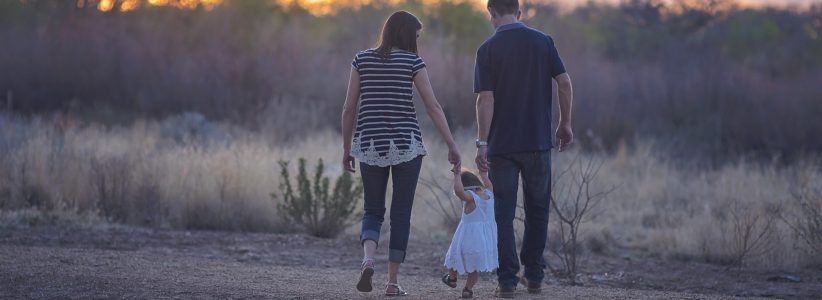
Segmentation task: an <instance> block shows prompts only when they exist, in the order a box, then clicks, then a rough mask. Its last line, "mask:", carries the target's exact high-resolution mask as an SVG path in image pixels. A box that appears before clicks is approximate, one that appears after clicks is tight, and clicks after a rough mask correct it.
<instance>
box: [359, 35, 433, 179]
mask: <svg viewBox="0 0 822 300" xmlns="http://www.w3.org/2000/svg"><path fill="white" fill-rule="evenodd" d="M351 64H352V65H353V66H354V68H355V69H356V70H357V71H358V72H359V74H360V99H359V111H358V112H357V127H356V130H355V131H354V140H353V143H352V147H351V155H352V156H353V157H355V158H357V159H359V160H360V161H361V162H363V163H365V164H368V165H372V166H379V167H385V166H391V165H397V164H401V163H404V162H407V161H410V160H412V159H414V158H416V157H417V156H420V155H425V154H426V150H425V146H424V144H423V142H422V133H421V132H420V126H419V123H418V122H417V112H416V110H415V109H414V101H413V93H412V91H413V87H414V85H413V80H414V76H415V75H416V74H417V73H418V72H419V71H420V70H422V69H423V68H425V63H424V62H423V61H422V58H420V57H419V56H418V55H417V54H416V53H413V52H408V51H401V50H394V51H392V52H391V55H390V56H389V57H388V58H387V59H386V58H382V57H379V56H378V54H377V53H376V51H375V50H374V49H369V50H364V51H361V52H359V53H357V56H356V57H354V61H353V62H351Z"/></svg>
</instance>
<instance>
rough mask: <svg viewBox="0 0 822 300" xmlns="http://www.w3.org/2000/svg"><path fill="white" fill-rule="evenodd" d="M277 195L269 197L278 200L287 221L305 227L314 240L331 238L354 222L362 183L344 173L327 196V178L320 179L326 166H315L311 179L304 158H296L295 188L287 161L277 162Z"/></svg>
mask: <svg viewBox="0 0 822 300" xmlns="http://www.w3.org/2000/svg"><path fill="white" fill-rule="evenodd" d="M279 164H280V169H281V171H280V186H279V191H280V194H279V195H277V194H271V197H272V198H273V199H275V200H280V203H278V204H277V210H278V212H279V213H280V214H281V216H282V217H283V218H284V219H286V220H287V221H289V222H293V223H295V224H297V225H299V226H302V227H304V228H305V229H306V230H307V231H308V233H309V234H311V235H313V236H316V237H323V238H333V237H336V236H337V235H339V234H340V233H341V232H342V231H343V230H345V229H346V228H348V227H349V226H351V225H353V224H354V223H355V222H356V220H357V217H358V216H357V214H355V213H354V211H355V209H356V208H357V203H358V202H359V200H360V198H361V197H362V183H361V182H360V181H359V180H354V178H353V177H352V176H351V174H350V173H348V172H344V173H343V174H342V175H341V176H340V177H338V178H337V181H336V182H335V183H334V190H333V191H332V192H331V193H329V186H330V184H329V183H330V179H329V178H328V177H326V176H323V171H324V169H325V166H324V165H323V161H322V159H320V160H319V162H318V163H317V168H316V171H315V173H314V178H313V180H311V179H309V177H308V173H307V172H306V169H305V159H304V158H300V159H299V165H298V168H297V178H296V179H297V186H296V189H295V188H294V186H292V185H291V178H290V175H289V172H288V162H286V161H280V162H279Z"/></svg>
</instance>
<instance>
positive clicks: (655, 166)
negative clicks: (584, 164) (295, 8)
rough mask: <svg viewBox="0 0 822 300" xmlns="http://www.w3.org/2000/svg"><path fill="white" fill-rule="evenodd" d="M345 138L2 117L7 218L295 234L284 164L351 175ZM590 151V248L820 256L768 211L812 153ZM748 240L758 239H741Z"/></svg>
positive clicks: (439, 219) (439, 155)
mask: <svg viewBox="0 0 822 300" xmlns="http://www.w3.org/2000/svg"><path fill="white" fill-rule="evenodd" d="M169 124H176V125H173V126H172V125H169ZM433 132H434V131H430V130H429V131H427V134H428V135H427V144H428V147H429V152H430V155H429V157H428V158H427V159H426V160H424V166H423V168H424V169H423V175H422V176H423V177H424V178H426V179H429V183H430V182H434V183H437V182H442V184H443V185H449V184H450V182H449V181H448V178H449V177H448V176H447V175H448V172H449V170H448V166H447V165H446V164H445V161H446V159H445V155H446V152H445V149H444V148H443V146H442V145H441V143H440V141H439V138H438V137H436V136H435V135H434V134H433ZM458 142H459V143H460V145H463V148H462V150H463V151H462V153H463V155H464V158H463V161H464V162H465V165H466V166H471V165H472V163H471V161H472V160H473V154H474V152H473V146H472V143H471V133H470V132H468V131H465V132H462V133H460V134H458ZM340 144H341V142H340V138H339V136H338V135H337V134H335V133H318V134H315V135H313V136H311V137H309V138H308V139H306V140H303V141H297V142H294V143H291V144H289V145H274V144H272V143H271V142H270V139H267V138H266V134H260V133H252V132H247V131H243V130H240V129H236V128H231V127H230V126H227V125H219V124H210V123H209V125H208V126H204V125H191V126H189V125H186V126H181V125H179V123H174V122H168V121H164V122H140V123H137V124H135V125H133V126H130V127H112V128H104V127H99V126H92V125H89V126H62V125H60V126H58V124H57V123H52V122H48V121H42V120H39V121H38V120H22V119H18V118H16V117H11V116H8V115H0V212H2V215H0V219H2V221H0V224H3V225H4V226H9V224H10V223H15V222H17V223H23V224H28V223H37V222H40V221H39V220H41V219H44V218H45V220H48V219H49V218H56V217H48V216H63V217H60V218H59V219H66V220H71V219H72V218H71V217H65V216H89V215H92V216H99V217H101V218H103V219H106V220H108V221H110V222H114V223H125V224H133V225H140V226H156V227H168V228H188V229H221V230H243V231H266V232H283V231H290V230H293V228H291V227H290V226H288V225H287V224H284V222H283V221H282V220H280V219H279V218H278V217H277V216H278V214H277V213H276V211H275V209H276V203H274V202H273V200H271V198H270V197H269V195H270V194H271V193H272V192H275V191H276V189H277V186H278V180H279V169H278V164H277V161H279V160H291V161H296V159H297V158H299V157H305V158H307V159H309V160H315V159H317V158H322V159H324V160H325V161H327V162H328V166H327V169H326V171H327V174H328V175H330V176H332V177H334V176H335V175H337V174H340V172H342V170H341V168H340V166H339V165H338V163H337V161H338V160H339V158H338V156H339V154H340V153H339V148H340V147H339V145H340ZM577 154H578V153H567V154H566V153H563V154H557V155H554V162H553V163H554V169H555V170H561V169H562V168H563V166H565V165H567V164H568V163H570V162H571V160H572V159H573V158H574V157H575V156H576V155H577ZM581 155H582V156H583V157H596V158H597V159H599V160H602V161H603V165H602V168H601V170H600V173H599V177H598V182H597V185H598V186H597V187H595V188H601V189H606V188H609V187H611V186H617V187H618V189H617V190H615V191H614V192H613V193H611V194H610V196H609V197H608V198H607V199H606V200H604V201H602V202H601V203H600V204H599V206H598V207H597V209H598V211H597V212H596V213H595V214H594V216H595V217H594V218H592V219H590V220H588V221H587V222H586V223H584V224H582V226H581V228H580V230H581V232H580V235H581V237H582V238H583V239H585V240H587V241H588V242H587V243H586V245H589V248H590V249H589V250H593V251H606V252H608V251H617V250H620V249H626V248H628V249H639V250H643V251H645V252H646V253H648V254H651V255H660V256H664V257H670V258H677V259H694V260H707V261H712V262H717V263H728V264H732V263H734V262H737V263H739V264H742V265H743V266H749V267H766V268H781V269H791V268H799V267H803V266H806V265H810V264H812V263H813V260H814V258H813V256H814V255H813V252H812V251H807V250H808V249H806V246H804V244H803V243H801V241H799V239H798V238H797V237H796V236H795V234H794V232H793V231H792V230H791V229H790V227H789V226H787V224H786V223H785V222H782V221H779V222H771V223H768V222H765V221H768V220H773V217H774V216H773V215H770V214H773V213H780V212H785V213H787V212H790V214H783V215H782V216H783V218H784V216H801V215H802V214H798V213H797V211H796V209H797V207H798V206H795V205H793V206H792V205H787V204H788V203H789V201H792V196H791V195H792V194H791V192H792V191H793V190H795V189H797V188H799V186H798V185H799V182H803V183H805V187H806V188H808V187H807V186H808V183H810V188H811V189H815V190H819V188H820V187H819V185H820V184H822V170H820V168H819V164H814V162H815V161H814V160H805V161H804V162H798V163H796V164H795V165H792V166H781V165H777V164H761V163H751V162H746V161H744V160H740V161H739V162H735V163H729V164H727V165H726V166H724V167H721V168H719V169H710V170H709V169H703V168H698V167H690V166H687V165H684V164H682V163H680V162H677V161H675V160H674V159H672V158H666V157H665V156H664V155H662V154H660V153H656V152H654V151H653V147H651V146H644V147H638V148H636V149H625V150H624V151H620V152H619V153H617V154H615V155H612V156H611V155H609V156H602V155H594V154H581ZM429 185H430V184H429ZM433 191H435V192H436V191H437V190H436V189H433ZM431 193H432V189H429V188H428V187H426V186H423V185H420V186H419V188H418V202H417V205H415V207H414V212H413V218H412V224H413V225H412V239H420V238H435V239H445V238H448V237H450V234H451V233H452V232H451V229H450V226H447V225H446V222H445V221H444V220H443V215H442V213H441V211H440V210H441V209H439V208H438V207H439V205H438V203H441V204H443V207H445V208H446V209H447V208H449V207H452V204H453V203H443V202H444V201H456V200H454V199H450V198H446V197H444V196H443V195H440V196H439V198H436V197H435V196H432V194H431ZM437 201H439V202H437ZM426 203H427V204H426ZM815 205H818V204H815ZM18 211H24V212H25V213H20V212H18ZM36 211H43V212H47V214H38V213H36ZM44 216H45V217H44ZM386 217H387V216H386ZM75 219H78V220H88V219H93V218H90V217H78V218H75ZM32 220H34V221H32ZM556 220H557V218H556V217H554V218H553V222H555V221H556ZM791 221H793V220H791ZM18 225H19V224H18ZM355 227H356V226H354V227H352V228H349V229H348V230H349V231H350V232H355V231H356V228H355ZM386 227H387V226H386ZM552 227H553V228H556V226H555V225H552ZM740 232H743V233H744V232H751V234H750V235H749V236H750V237H751V239H750V240H740ZM754 238H755V240H754ZM743 242H744V243H743ZM741 243H742V244H745V245H748V246H751V245H753V246H752V247H749V248H750V249H741V248H740V245H742V244H741ZM743 250H744V251H746V252H745V253H744V254H745V255H744V257H742V258H740V257H739V255H740V253H741V251H743Z"/></svg>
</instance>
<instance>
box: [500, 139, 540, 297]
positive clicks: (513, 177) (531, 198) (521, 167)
mask: <svg viewBox="0 0 822 300" xmlns="http://www.w3.org/2000/svg"><path fill="white" fill-rule="evenodd" d="M488 159H489V163H490V168H491V170H490V171H489V174H488V175H489V177H490V178H491V182H492V183H493V184H494V196H495V201H496V205H495V207H494V209H495V212H496V221H497V236H498V239H497V250H498V251H499V269H498V270H497V277H498V280H499V284H500V285H502V286H506V287H514V286H516V284H517V282H518V280H519V278H517V273H518V272H519V267H520V261H521V262H522V265H523V266H524V267H525V272H524V275H525V278H527V279H528V280H529V281H531V282H542V279H543V278H544V277H545V271H544V269H545V258H544V257H543V251H544V250H545V243H546V242H547V240H548V212H549V208H550V204H551V151H540V152H525V153H512V154H500V155H493V156H490V157H489V158H488ZM520 174H521V175H522V188H523V192H524V193H523V194H524V196H525V199H523V206H524V208H525V234H524V237H523V238H522V249H521V250H520V254H519V259H518V258H517V246H516V238H515V236H514V234H515V233H514V216H515V215H516V212H517V189H518V187H519V178H520Z"/></svg>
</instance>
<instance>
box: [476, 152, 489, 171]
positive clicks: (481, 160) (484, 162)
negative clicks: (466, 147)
mask: <svg viewBox="0 0 822 300" xmlns="http://www.w3.org/2000/svg"><path fill="white" fill-rule="evenodd" d="M474 161H475V162H476V163H477V169H478V170H479V171H480V173H484V172H488V146H479V147H477V157H476V158H475V159H474Z"/></svg>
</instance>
